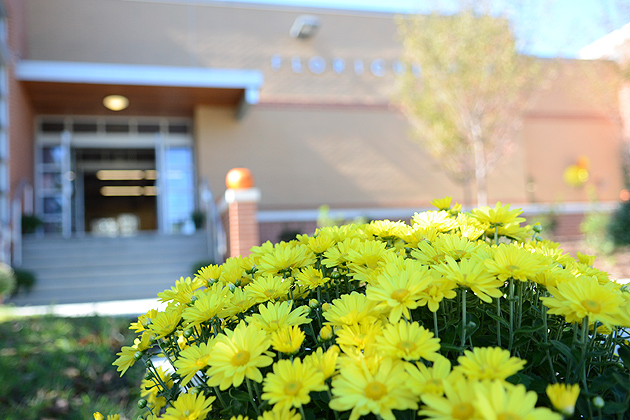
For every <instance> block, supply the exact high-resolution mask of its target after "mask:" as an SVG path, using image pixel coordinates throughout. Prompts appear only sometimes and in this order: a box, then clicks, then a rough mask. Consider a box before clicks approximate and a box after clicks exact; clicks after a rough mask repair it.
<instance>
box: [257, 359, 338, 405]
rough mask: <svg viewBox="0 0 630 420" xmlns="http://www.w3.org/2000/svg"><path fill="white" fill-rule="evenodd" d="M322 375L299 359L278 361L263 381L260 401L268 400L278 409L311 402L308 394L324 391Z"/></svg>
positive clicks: (325, 387)
mask: <svg viewBox="0 0 630 420" xmlns="http://www.w3.org/2000/svg"><path fill="white" fill-rule="evenodd" d="M326 389H327V386H326V384H325V383H324V375H322V373H321V372H319V371H318V370H316V369H315V368H314V367H313V366H312V365H310V364H308V363H302V361H301V360H300V358H295V359H293V361H292V362H291V361H289V360H286V359H285V360H279V361H277V362H276V363H274V365H273V373H268V374H267V376H266V377H265V380H264V381H263V394H262V399H263V400H268V401H269V403H270V404H274V405H275V406H277V407H278V408H279V409H280V408H284V407H300V406H301V405H306V404H308V403H309V402H311V397H310V393H311V392H313V391H325V390H326Z"/></svg>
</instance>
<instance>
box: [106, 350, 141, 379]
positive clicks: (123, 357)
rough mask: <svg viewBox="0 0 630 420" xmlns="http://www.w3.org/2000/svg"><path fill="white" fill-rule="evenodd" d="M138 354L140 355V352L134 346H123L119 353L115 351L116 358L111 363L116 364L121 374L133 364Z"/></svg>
mask: <svg viewBox="0 0 630 420" xmlns="http://www.w3.org/2000/svg"><path fill="white" fill-rule="evenodd" d="M138 355H140V357H142V355H141V353H140V352H139V351H138V349H136V348H135V347H129V346H123V347H122V348H121V349H120V352H119V353H116V356H118V358H117V359H116V360H115V361H114V363H112V365H114V366H118V367H117V368H116V370H117V371H118V372H120V376H123V375H124V374H125V372H127V369H129V368H130V367H131V366H133V365H134V364H135V363H136V360H138Z"/></svg>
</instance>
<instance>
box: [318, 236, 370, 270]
mask: <svg viewBox="0 0 630 420" xmlns="http://www.w3.org/2000/svg"><path fill="white" fill-rule="evenodd" d="M361 242H362V240H361V239H359V238H348V239H345V240H344V241H342V242H337V243H336V244H335V246H333V247H330V248H328V250H326V252H324V259H322V264H323V265H325V266H326V267H329V268H334V267H341V266H343V265H345V264H346V263H347V262H348V261H349V259H350V257H349V255H348V253H349V252H350V250H352V249H354V248H356V247H357V246H358V245H359V244H360V243H361Z"/></svg>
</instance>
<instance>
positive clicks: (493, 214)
mask: <svg viewBox="0 0 630 420" xmlns="http://www.w3.org/2000/svg"><path fill="white" fill-rule="evenodd" d="M470 213H471V214H472V216H473V217H474V218H476V219H477V220H479V221H480V222H481V223H486V224H487V225H488V226H490V227H491V228H492V229H494V228H495V227H498V226H505V225H507V224H511V223H521V222H524V221H525V219H524V218H522V217H518V216H519V215H520V214H521V213H523V210H521V209H514V210H510V205H509V204H506V205H505V206H502V205H501V202H497V204H496V205H495V206H494V208H490V207H488V206H485V207H479V208H477V209H472V210H471V212H470Z"/></svg>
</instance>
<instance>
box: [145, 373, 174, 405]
mask: <svg viewBox="0 0 630 420" xmlns="http://www.w3.org/2000/svg"><path fill="white" fill-rule="evenodd" d="M156 371H157V374H158V375H159V377H160V380H159V381H158V380H157V379H155V378H152V379H142V386H141V388H140V389H141V390H142V392H141V393H140V395H141V396H142V397H143V398H145V399H146V400H147V406H148V407H150V408H151V409H152V410H153V411H155V412H159V411H160V410H161V409H162V407H165V406H166V398H164V397H160V396H158V394H159V393H160V392H163V391H164V388H163V387H162V383H164V385H166V387H167V388H168V389H171V388H172V387H173V384H174V382H173V378H171V374H170V373H169V372H164V369H162V367H161V366H158V367H157V368H156Z"/></svg>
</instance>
